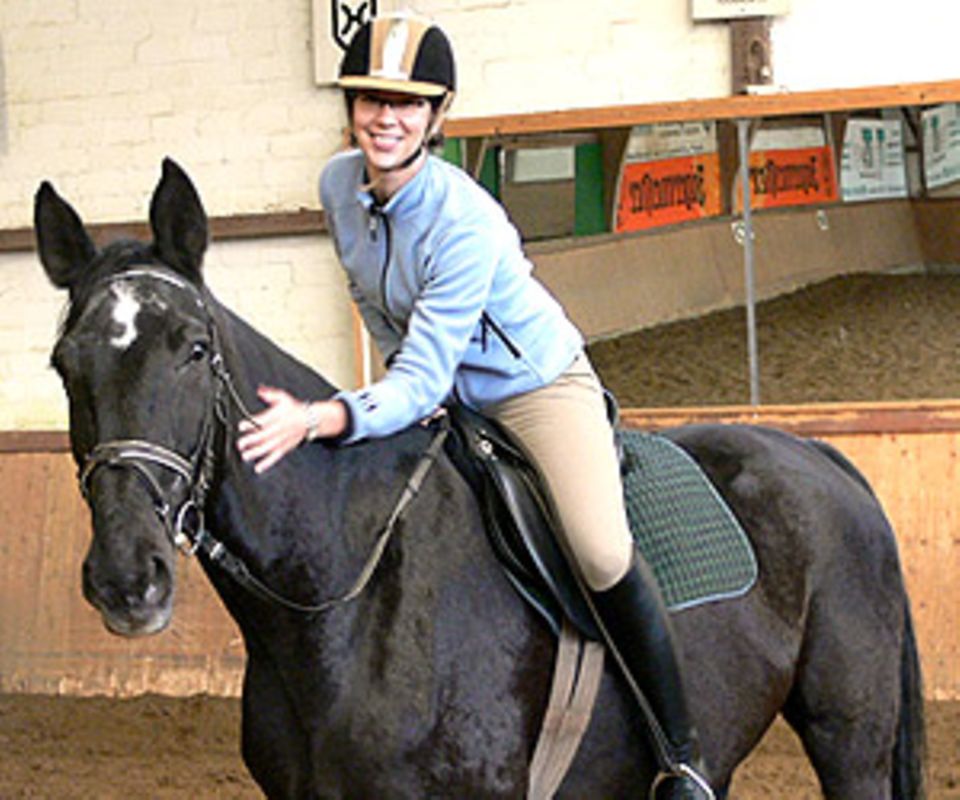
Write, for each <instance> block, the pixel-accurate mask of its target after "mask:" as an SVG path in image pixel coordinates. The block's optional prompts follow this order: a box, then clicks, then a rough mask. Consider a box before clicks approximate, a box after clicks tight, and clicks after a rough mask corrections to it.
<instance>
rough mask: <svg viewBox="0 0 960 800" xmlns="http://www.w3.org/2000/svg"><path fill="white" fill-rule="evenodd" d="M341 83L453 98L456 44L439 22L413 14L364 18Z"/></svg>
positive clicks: (352, 88) (348, 53) (346, 57)
mask: <svg viewBox="0 0 960 800" xmlns="http://www.w3.org/2000/svg"><path fill="white" fill-rule="evenodd" d="M338 85H339V86H340V88H342V89H344V90H346V91H347V92H355V91H359V90H364V89H367V90H379V91H387V92H402V93H403V94H412V95H416V96H418V97H426V98H430V99H431V101H432V102H433V103H434V104H435V106H436V104H438V103H440V102H443V101H444V100H446V101H448V102H449V99H450V97H451V96H452V95H453V92H454V91H455V90H456V68H455V66H454V60H453V48H452V47H451V46H450V40H449V39H448V38H447V35H446V34H445V33H444V32H443V31H442V30H441V29H440V28H439V27H438V26H437V25H434V24H432V23H430V22H429V21H427V20H424V19H422V18H420V17H415V16H412V15H410V14H385V15H383V16H379V17H375V18H374V19H372V20H370V21H367V22H365V23H364V24H363V25H362V26H361V27H360V29H359V30H358V31H357V33H356V35H355V36H354V37H353V39H352V40H351V42H350V46H349V47H348V48H347V50H346V52H345V53H344V56H343V60H342V61H341V62H340V80H339V82H338Z"/></svg>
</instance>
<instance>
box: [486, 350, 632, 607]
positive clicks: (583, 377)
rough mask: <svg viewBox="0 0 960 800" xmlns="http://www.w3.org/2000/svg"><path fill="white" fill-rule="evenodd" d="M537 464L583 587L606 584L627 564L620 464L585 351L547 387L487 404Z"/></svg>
mask: <svg viewBox="0 0 960 800" xmlns="http://www.w3.org/2000/svg"><path fill="white" fill-rule="evenodd" d="M483 413H484V414H485V415H487V416H489V417H492V418H493V419H495V420H496V421H497V422H499V423H500V424H501V425H502V426H503V427H504V428H506V429H507V430H508V431H510V433H512V434H513V436H514V437H515V438H516V439H517V440H518V441H519V442H520V444H521V445H522V446H523V447H524V449H525V450H526V451H527V454H528V455H529V456H530V459H531V461H532V462H533V463H534V464H536V465H537V468H538V469H539V471H540V474H541V477H542V478H543V480H544V482H545V484H546V487H547V489H548V491H549V493H550V496H551V499H552V501H553V504H554V511H555V512H556V514H557V518H558V519H559V520H560V525H561V527H562V529H563V536H564V539H565V541H564V544H565V546H566V548H567V549H568V550H569V555H570V556H572V558H573V560H574V562H575V563H576V564H577V566H578V567H579V569H580V573H581V575H582V577H583V579H584V581H585V582H586V584H587V586H588V587H589V588H590V589H592V590H593V591H595V592H597V591H603V590H604V589H609V588H610V587H611V586H613V585H614V584H615V583H617V581H619V580H620V578H622V577H623V576H624V575H625V574H626V572H627V570H628V569H629V568H630V565H631V563H632V554H633V539H632V537H631V535H630V530H629V527H628V524H627V517H626V511H625V510H624V507H623V488H622V485H621V482H620V467H619V464H618V462H617V455H616V449H615V447H614V443H613V430H612V428H611V427H610V423H609V421H608V420H607V413H606V403H605V401H604V397H603V389H602V387H601V385H600V381H599V379H598V378H597V375H596V373H595V372H594V370H593V366H592V365H591V364H590V360H589V358H588V357H587V356H586V354H583V353H582V354H581V355H579V356H578V357H577V359H576V360H575V361H574V362H573V364H571V365H570V367H569V368H568V369H567V370H566V372H564V373H563V374H562V375H561V376H560V377H559V378H557V379H556V380H555V381H554V382H553V383H551V384H550V385H548V386H544V387H543V388H541V389H536V390H534V391H532V392H527V393H525V394H521V395H517V396H516V397H511V398H510V399H508V400H504V401H503V402H501V403H496V404H494V405H490V406H487V407H486V408H484V409H483Z"/></svg>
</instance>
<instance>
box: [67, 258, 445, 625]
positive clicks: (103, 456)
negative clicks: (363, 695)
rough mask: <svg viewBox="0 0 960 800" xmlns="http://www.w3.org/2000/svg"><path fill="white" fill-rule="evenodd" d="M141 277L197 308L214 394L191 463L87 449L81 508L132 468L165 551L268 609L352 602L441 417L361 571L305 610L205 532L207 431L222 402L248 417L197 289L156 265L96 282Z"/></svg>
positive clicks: (422, 466) (425, 466)
mask: <svg viewBox="0 0 960 800" xmlns="http://www.w3.org/2000/svg"><path fill="white" fill-rule="evenodd" d="M139 277H147V278H153V279H155V280H161V281H164V282H166V283H169V284H172V285H173V286H176V287H178V288H181V289H184V290H185V291H187V292H188V293H190V294H191V295H193V297H194V299H195V301H196V303H197V306H198V307H199V308H200V309H202V311H203V312H204V314H205V316H206V318H207V324H208V328H209V330H210V334H211V354H210V361H209V363H210V369H211V372H212V373H213V376H214V378H216V382H217V390H216V392H214V395H213V397H212V398H211V402H210V409H209V410H208V413H207V416H206V419H205V421H204V426H203V433H202V435H201V438H200V442H199V443H198V446H197V451H196V453H197V454H196V457H195V459H194V460H191V459H189V458H186V457H185V456H183V455H181V454H180V453H178V452H176V451H175V450H172V449H170V448H169V447H165V446H164V445H160V444H155V443H153V442H150V441H147V440H143V439H113V440H110V441H106V442H101V443H99V444H97V445H95V446H94V447H93V449H92V450H91V451H90V452H89V453H88V454H87V456H86V458H85V459H84V462H83V465H82V466H81V468H80V471H79V475H78V481H79V484H80V491H81V493H82V494H83V497H84V499H85V500H86V501H87V503H88V504H89V503H90V502H91V496H90V495H91V492H90V484H91V481H92V479H93V475H94V473H95V472H96V471H97V470H98V469H99V468H101V467H113V468H127V469H132V470H134V472H135V473H136V475H137V476H138V478H140V479H141V480H142V481H143V483H144V485H145V486H146V489H147V492H148V494H149V495H150V498H151V500H152V501H153V508H154V512H155V513H156V515H157V517H158V518H159V519H160V522H161V523H162V524H163V527H164V530H165V531H166V533H167V536H168V538H169V539H170V541H171V543H172V544H173V546H174V547H175V548H176V549H178V550H179V551H180V552H181V553H183V554H184V555H186V556H191V555H196V554H197V553H201V554H202V555H204V556H205V557H207V558H208V559H209V560H210V562H211V563H212V564H216V565H217V566H218V567H220V568H221V569H222V570H223V571H224V572H226V573H227V574H228V575H229V576H230V577H231V578H232V579H233V580H234V581H235V582H236V583H238V584H239V585H240V586H241V587H243V588H244V589H246V590H247V591H248V592H250V593H251V594H253V595H255V596H256V597H259V598H260V599H262V600H265V601H267V602H269V603H272V604H274V605H278V606H281V607H283V608H285V609H288V610H290V611H296V612H298V613H302V614H320V613H323V612H325V611H330V610H332V609H334V608H336V607H338V606H341V605H344V604H346V603H348V602H350V601H351V600H354V599H355V598H356V597H358V596H359V595H360V594H361V593H362V592H363V590H364V589H365V588H366V586H367V584H368V583H369V582H370V579H371V577H372V576H373V574H374V572H375V571H376V569H377V566H378V565H379V563H380V561H381V559H382V557H383V553H384V552H385V550H386V547H387V544H389V542H390V538H391V537H392V535H393V533H394V531H395V530H396V527H397V523H398V522H399V521H400V518H401V517H402V516H403V513H404V512H405V511H406V509H407V507H408V506H409V505H410V503H412V502H413V500H414V499H415V498H416V497H417V495H418V494H419V492H420V487H421V486H422V485H423V482H424V480H425V479H426V477H427V474H428V473H429V471H430V469H431V467H432V466H433V465H434V463H435V462H436V459H437V456H438V455H439V453H440V450H441V449H442V448H443V443H444V441H445V440H446V438H447V435H448V433H449V422H447V421H446V419H445V418H442V421H441V423H440V425H439V427H438V428H437V431H436V433H435V434H434V436H433V439H432V440H431V441H430V444H429V445H428V446H427V449H426V450H425V451H424V452H423V454H422V455H421V456H420V459H419V461H418V462H417V465H416V466H415V467H414V470H413V472H412V473H411V474H410V477H409V478H408V479H407V482H406V484H405V485H404V487H403V491H402V492H401V494H400V497H399V498H398V500H397V502H396V504H395V505H394V507H393V511H392V512H391V513H390V516H389V517H388V518H387V522H386V523H385V525H384V527H383V529H382V530H381V532H380V534H379V535H378V537H377V540H376V542H375V543H374V546H373V549H372V550H371V553H370V555H369V556H368V558H367V561H366V563H365V564H364V566H363V569H362V570H361V571H360V574H359V575H358V576H357V578H356V580H355V581H354V582H353V584H352V585H351V587H350V588H349V589H348V590H347V591H346V592H345V593H344V594H343V595H341V596H339V597H334V598H331V599H329V600H325V601H323V602H320V603H316V604H312V605H308V604H303V603H298V602H296V601H294V600H291V599H289V598H287V597H284V596H283V595H281V594H279V593H277V592H275V591H274V590H273V589H271V588H270V587H269V586H267V585H266V584H265V583H263V582H262V581H261V580H259V579H258V578H257V577H256V576H254V575H253V573H252V572H251V571H250V568H249V567H248V566H247V564H246V562H244V560H243V559H242V558H240V557H238V556H237V555H235V554H234V553H232V552H231V551H230V550H229V549H228V548H227V546H226V545H225V544H224V543H223V542H221V541H220V540H219V539H217V538H216V537H215V536H213V534H211V533H210V531H209V530H208V529H207V527H206V523H205V518H204V510H205V503H206V498H207V493H208V491H209V489H210V486H211V483H212V480H213V472H214V469H215V467H216V453H215V441H216V436H215V435H214V433H215V427H216V422H217V421H219V423H220V424H221V425H222V426H224V427H226V426H227V424H228V422H227V420H228V415H227V400H229V401H230V402H232V403H233V405H234V406H235V407H236V408H237V410H238V411H239V412H240V414H241V415H242V417H243V418H245V419H248V420H249V419H250V418H251V416H252V415H251V413H250V411H249V409H248V408H247V406H246V404H245V403H244V402H243V398H241V397H240V394H239V392H237V389H236V386H235V385H234V382H233V378H232V376H231V375H230V372H229V370H228V369H227V366H226V363H225V362H224V360H223V355H222V353H221V352H220V348H219V343H218V336H217V327H216V324H215V322H214V320H213V316H212V315H211V314H210V310H209V308H208V307H207V304H206V302H205V301H204V298H203V295H202V294H201V293H200V291H199V290H198V289H197V288H196V287H195V286H193V284H191V283H188V282H187V281H184V280H183V279H181V278H180V276H179V275H177V274H176V273H174V272H172V271H169V270H166V269H162V268H158V267H149V268H143V269H136V270H130V271H128V272H124V273H119V274H116V275H111V276H109V277H108V278H105V279H104V281H103V282H104V283H107V284H112V283H115V282H119V281H123V280H130V279H131V278H139ZM154 467H160V468H162V469H165V470H167V471H169V472H172V473H174V474H175V475H176V477H177V478H178V479H181V480H182V481H184V482H185V483H186V485H187V488H186V498H185V499H184V500H183V501H182V502H181V503H179V505H176V504H174V503H172V502H170V501H169V500H168V498H167V496H166V495H165V493H164V490H163V487H162V486H161V483H160V481H159V480H158V479H157V476H156V475H155V474H154V472H153V471H152V469H153V468H154Z"/></svg>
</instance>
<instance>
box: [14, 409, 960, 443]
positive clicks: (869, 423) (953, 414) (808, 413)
mask: <svg viewBox="0 0 960 800" xmlns="http://www.w3.org/2000/svg"><path fill="white" fill-rule="evenodd" d="M620 421H621V423H622V424H623V425H624V426H625V427H628V428H643V429H644V430H661V429H663V428H670V427H674V426H677V425H686V424H689V423H700V422H719V423H746V424H751V423H753V424H756V423H762V424H764V425H771V426H773V427H775V428H780V429H781V430H787V431H793V432H794V433H798V434H800V435H802V436H827V435H843V434H854V433H937V432H944V431H960V400H923V401H906V402H887V403H808V404H804V405H768V406H708V407H699V408H697V407H690V408H624V409H621V410H620ZM69 450H70V440H69V438H68V436H67V434H66V432H64V431H49V430H47V431H40V430H36V431H29V430H28V431H0V453H60V452H64V453H65V452H69Z"/></svg>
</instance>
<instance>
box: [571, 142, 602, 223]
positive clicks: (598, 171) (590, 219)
mask: <svg viewBox="0 0 960 800" xmlns="http://www.w3.org/2000/svg"><path fill="white" fill-rule="evenodd" d="M574 163H575V170H576V193H575V200H574V203H575V207H574V223H573V233H574V235H575V236H589V235H590V234H594V233H606V232H607V220H606V214H604V210H603V153H602V151H601V149H600V145H599V144H597V143H590V144H581V145H577V149H576V153H575V162H574Z"/></svg>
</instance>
